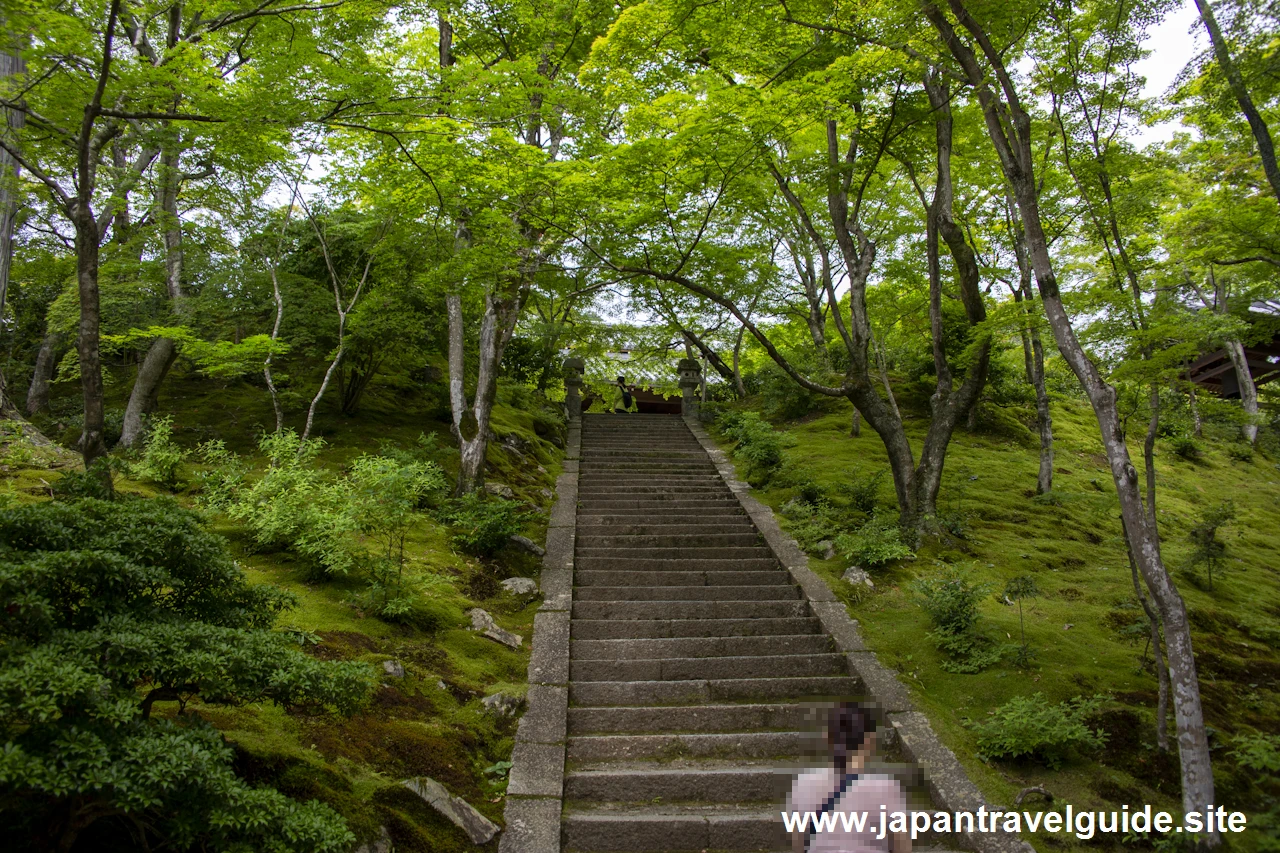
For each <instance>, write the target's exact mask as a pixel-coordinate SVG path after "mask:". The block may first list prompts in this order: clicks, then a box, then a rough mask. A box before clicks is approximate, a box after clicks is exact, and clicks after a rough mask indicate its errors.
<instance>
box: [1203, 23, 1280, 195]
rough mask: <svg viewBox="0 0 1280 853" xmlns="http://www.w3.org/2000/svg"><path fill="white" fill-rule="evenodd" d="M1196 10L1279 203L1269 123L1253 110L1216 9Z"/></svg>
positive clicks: (1279, 176) (1279, 168)
mask: <svg viewBox="0 0 1280 853" xmlns="http://www.w3.org/2000/svg"><path fill="white" fill-rule="evenodd" d="M1196 8H1197V9H1199V10H1200V20H1201V21H1203V22H1204V28H1205V30H1206V31H1207V32H1208V33H1209V41H1210V42H1211V43H1212V44H1213V55H1214V57H1215V58H1216V59H1217V60H1218V65H1219V66H1220V67H1221V68H1222V74H1223V76H1224V77H1226V78H1227V83H1228V84H1229V85H1230V86H1231V93H1232V94H1233V95H1235V96H1236V103H1238V104H1239V105H1240V112H1242V113H1244V117H1245V121H1247V122H1249V130H1251V131H1253V140H1254V142H1255V143H1256V144H1257V146H1258V156H1259V157H1260V158H1261V159H1262V171H1263V172H1265V173H1266V175H1267V181H1268V182H1270V184H1271V191H1272V192H1273V193H1275V196H1276V201H1280V166H1278V165H1277V164H1276V147H1275V143H1274V142H1272V139H1271V131H1270V130H1268V129H1267V122H1266V120H1265V119H1263V117H1262V114H1261V113H1259V112H1258V108H1257V107H1256V106H1254V103H1253V97H1252V96H1251V95H1250V94H1249V89H1248V87H1247V86H1245V84H1244V77H1242V76H1241V75H1240V69H1239V68H1237V67H1236V63H1235V61H1234V60H1233V59H1232V58H1231V50H1230V46H1229V45H1228V44H1227V40H1226V39H1225V38H1223V36H1222V30H1221V29H1220V28H1219V27H1218V19H1217V17H1216V16H1215V15H1214V14H1213V6H1212V5H1210V3H1209V0H1196Z"/></svg>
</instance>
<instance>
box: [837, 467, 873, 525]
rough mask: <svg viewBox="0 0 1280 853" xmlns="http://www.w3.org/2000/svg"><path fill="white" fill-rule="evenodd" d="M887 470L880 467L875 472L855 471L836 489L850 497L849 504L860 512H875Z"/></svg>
mask: <svg viewBox="0 0 1280 853" xmlns="http://www.w3.org/2000/svg"><path fill="white" fill-rule="evenodd" d="M884 477H885V471H884V469H883V468H882V469H880V470H879V471H876V472H875V473H874V474H863V473H861V472H860V471H854V472H852V473H851V474H850V475H849V479H847V480H845V481H843V482H841V483H840V484H839V485H838V486H836V489H837V490H838V491H839V492H840V494H842V495H844V496H845V497H846V498H848V499H849V506H850V507H852V508H853V509H856V510H858V511H859V512H865V513H868V514H870V513H872V512H875V509H876V502H877V501H879V500H880V485H881V484H882V483H883V482H884Z"/></svg>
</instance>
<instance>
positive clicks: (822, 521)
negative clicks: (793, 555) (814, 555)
mask: <svg viewBox="0 0 1280 853" xmlns="http://www.w3.org/2000/svg"><path fill="white" fill-rule="evenodd" d="M782 515H783V517H784V518H786V519H787V520H788V521H790V522H791V524H789V525H788V528H787V532H789V533H790V534H791V535H792V536H793V537H794V538H795V540H796V542H798V543H799V545H800V547H801V548H803V549H804V550H805V551H808V552H816V551H817V550H818V543H819V542H824V541H828V540H833V539H834V537H835V536H837V535H838V534H839V533H840V532H841V531H842V530H844V529H846V522H845V519H844V518H843V517H842V515H841V513H840V512H839V511H837V510H836V509H835V508H834V507H832V506H831V504H830V503H828V502H827V501H825V500H818V501H815V502H813V503H809V502H806V501H803V500H798V499H797V500H791V501H788V502H787V503H786V505H785V506H783V508H782Z"/></svg>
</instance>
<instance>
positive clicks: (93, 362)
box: [73, 204, 107, 468]
mask: <svg viewBox="0 0 1280 853" xmlns="http://www.w3.org/2000/svg"><path fill="white" fill-rule="evenodd" d="M73 212H74V214H75V217H74V221H75V226H76V287H77V290H78V292H79V295H80V329H79V338H78V340H77V342H76V348H77V351H78V352H79V354H80V388H81V391H82V392H83V394H84V432H83V434H82V435H81V437H80V453H81V455H82V456H83V457H84V465H85V468H88V467H90V466H91V465H93V463H94V462H96V461H97V460H98V459H100V458H102V457H103V456H106V455H107V444H106V436H105V431H106V408H105V396H104V387H103V382H102V362H101V360H100V358H99V354H98V335H99V326H100V318H101V308H100V306H99V296H98V252H99V239H100V232H99V231H98V223H97V222H96V221H95V220H94V217H93V212H92V211H91V210H89V209H88V206H87V205H85V204H81V205H79V206H78V207H77V208H76V209H75V210H74V211H73Z"/></svg>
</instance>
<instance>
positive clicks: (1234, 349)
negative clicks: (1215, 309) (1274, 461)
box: [1223, 338, 1258, 444]
mask: <svg viewBox="0 0 1280 853" xmlns="http://www.w3.org/2000/svg"><path fill="white" fill-rule="evenodd" d="M1223 347H1225V349H1226V350H1227V355H1228V356H1229V357H1230V359H1231V366H1232V367H1234V368H1235V371H1236V382H1237V383H1238V384H1239V386H1240V404H1241V405H1242V406H1243V407H1244V413H1245V416H1246V417H1248V421H1246V422H1245V424H1244V426H1242V427H1241V428H1240V430H1241V432H1243V433H1244V439H1245V441H1247V442H1249V443H1250V444H1257V443H1258V386H1257V385H1255V384H1254V382H1253V373H1252V372H1251V371H1250V370H1249V359H1248V357H1247V356H1246V354H1245V351H1244V344H1242V343H1240V341H1238V340H1236V339H1235V338H1231V339H1229V340H1226V341H1224V342H1223Z"/></svg>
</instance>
